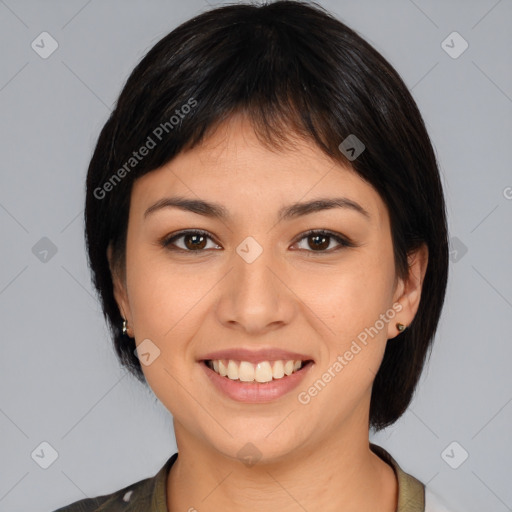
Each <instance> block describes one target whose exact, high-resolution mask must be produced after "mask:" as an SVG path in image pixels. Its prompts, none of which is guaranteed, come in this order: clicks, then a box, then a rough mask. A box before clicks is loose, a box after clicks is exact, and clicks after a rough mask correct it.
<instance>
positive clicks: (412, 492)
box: [54, 443, 425, 512]
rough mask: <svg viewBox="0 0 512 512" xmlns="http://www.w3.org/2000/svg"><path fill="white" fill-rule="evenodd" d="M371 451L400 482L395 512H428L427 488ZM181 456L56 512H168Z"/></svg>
mask: <svg viewBox="0 0 512 512" xmlns="http://www.w3.org/2000/svg"><path fill="white" fill-rule="evenodd" d="M370 448H371V450H372V451H373V452H374V453H375V454H376V455H378V456H379V457H380V458H381V459H383V460H384V461H385V462H387V463H388V464H389V465H390V466H391V467H392V468H393V470H394V472H395V475H396V477H397V481H398V507H397V509H396V512H425V486H424V485H423V484H422V483H421V482H420V481H419V480H417V479H416V478H414V477H413V476H412V475H409V474H408V473H405V472H404V471H403V470H402V469H401V468H400V466H399V465H398V464H397V462H396V461H395V460H394V459H393V457H391V455H390V454H389V453H388V452H387V451H386V450H384V448H382V447H380V446H378V445H375V444H372V443H370ZM177 457H178V453H175V454H173V455H171V457H169V459H167V461H166V462H165V464H164V465H163V466H162V468H161V469H160V470H159V471H158V473H157V474H156V475H155V476H153V477H150V478H146V479H144V480H140V481H139V482H136V483H133V484H131V485H128V486H127V487H123V488H122V489H120V490H119V491H116V492H114V493H112V494H108V495H104V496H98V497H96V498H86V499H83V500H80V501H76V502H74V503H72V504H70V505H68V506H66V507H63V508H59V509H58V510H55V511H54V512H168V510H167V494H166V493H167V475H168V474H169V470H170V469H171V466H172V465H173V464H174V462H175V461H176V459H177Z"/></svg>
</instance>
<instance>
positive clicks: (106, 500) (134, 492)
mask: <svg viewBox="0 0 512 512" xmlns="http://www.w3.org/2000/svg"><path fill="white" fill-rule="evenodd" d="M149 480H150V479H149ZM148 491H149V485H148V479H146V480H141V481H140V482H136V483H134V484H131V485H129V486H127V487H124V488H123V489H119V490H118V491H115V492H113V493H111V494H105V495H102V496H97V497H95V498H85V499H82V500H79V501H75V502H74V503H71V504H69V505H67V506H65V507H62V508H59V509H58V510H55V512H96V511H98V512H99V511H101V512H103V511H105V512H107V511H108V512H121V511H122V512H128V511H131V510H136V509H134V508H133V507H134V503H135V501H137V502H138V503H139V505H140V504H141V502H144V501H145V502H146V503H150V502H149V501H148V499H149V498H150V496H151V494H148ZM138 510H140V511H141V512H143V511H145V510H149V509H148V508H147V505H146V507H143V508H139V509H138Z"/></svg>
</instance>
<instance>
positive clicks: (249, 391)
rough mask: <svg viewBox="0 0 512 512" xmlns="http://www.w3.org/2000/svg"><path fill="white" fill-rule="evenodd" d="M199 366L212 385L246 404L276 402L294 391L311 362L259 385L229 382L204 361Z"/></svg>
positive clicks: (310, 366)
mask: <svg viewBox="0 0 512 512" xmlns="http://www.w3.org/2000/svg"><path fill="white" fill-rule="evenodd" d="M200 365H201V366H202V367H203V369H204V371H205V372H206V375H207V376H208V378H209V379H210V381H211V382H212V384H213V385H214V386H215V387H216V388H217V389H218V390H219V391H220V392H221V393H223V394H224V395H226V396H228V397H229V398H231V399H232V400H236V401H237V402H246V403H262V402H271V401H273V400H277V399H278V398H281V397H282V396H284V395H286V393H289V392H290V391H292V390H293V389H295V388H296V387H297V386H298V385H299V384H300V383H301V381H302V380H303V379H304V377H305V376H306V374H307V373H308V372H309V370H310V369H311V368H312V367H313V362H312V361H310V362H309V363H308V364H306V365H305V366H304V367H303V368H301V369H300V370H299V371H296V372H293V373H292V374H291V375H287V376H284V377H282V378H281V379H275V380H271V381H270V382H261V383H260V382H241V381H239V380H231V379H228V378H227V377H221V376H220V375H219V374H218V373H216V372H214V371H213V370H212V369H211V368H209V367H208V366H207V365H206V363H205V362H204V361H201V362H200Z"/></svg>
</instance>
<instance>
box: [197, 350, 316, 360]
mask: <svg viewBox="0 0 512 512" xmlns="http://www.w3.org/2000/svg"><path fill="white" fill-rule="evenodd" d="M220 359H233V360H234V361H247V362H249V363H259V362H261V361H278V360H283V361H289V360H290V359H293V360H294V361H297V360H300V361H312V360H313V358H312V357H311V356H308V355H305V354H299V353H298V352H289V351H288V350H282V349H279V348H264V349H260V350H251V349H246V348H232V349H226V350H216V351H215V352H209V353H208V354H205V355H204V356H202V357H200V358H199V361H205V360H213V361H215V360H220Z"/></svg>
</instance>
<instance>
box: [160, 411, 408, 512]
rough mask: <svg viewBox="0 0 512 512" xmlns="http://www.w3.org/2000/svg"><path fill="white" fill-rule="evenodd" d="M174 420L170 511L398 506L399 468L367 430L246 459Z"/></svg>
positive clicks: (387, 510)
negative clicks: (200, 438)
mask: <svg viewBox="0 0 512 512" xmlns="http://www.w3.org/2000/svg"><path fill="white" fill-rule="evenodd" d="M174 425H175V433H176V440H177V445H178V453H179V455H178V458H177V460H176V462H175V463H174V464H173V466H172V468H171V471H170V473H169V476H168V481H167V507H168V512H177V511H183V510H187V511H189V510H190V511H194V510H200V511H204V512H206V511H217V510H223V511H226V512H230V511H235V510H237V511H238V510H244V512H261V511H262V510H264V511H265V510H280V511H282V512H291V511H294V512H295V511H297V510H300V509H302V510H307V511H308V512H316V511H324V512H325V511H337V512H360V511H361V510H379V511H381V512H395V510H396V507H397V494H398V492H397V481H396V478H395V474H394V471H393V469H392V468H391V466H389V465H388V464H387V463H386V462H384V461H383V460H382V459H380V457H378V456H377V455H375V454H374V453H373V452H372V451H371V450H370V446H369V440H368V431H367V430H364V429H360V430H359V431H360V432H361V433H360V434H359V435H351V436H347V435H337V436H329V437H328V439H329V442H327V443H326V442H323V443H321V444H317V445H307V446H304V445H303V446H301V447H300V448H297V449H296V450H294V451H293V453H288V454H287V455H286V456H283V457H279V458H273V459H263V458H262V459H260V460H259V461H258V462H257V463H256V464H253V465H247V464H244V463H242V462H241V461H240V460H238V459H233V458H230V457H226V456H225V455H224V454H222V453H220V452H218V451H216V450H214V449H212V447H211V445H205V444H203V443H202V442H200V441H198V439H197V438H194V437H192V436H190V435H189V433H188V432H187V431H186V430H185V429H184V428H183V427H182V426H181V425H180V424H179V423H178V422H176V420H175V423H174ZM339 430H340V431H341V430H342V429H339Z"/></svg>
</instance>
